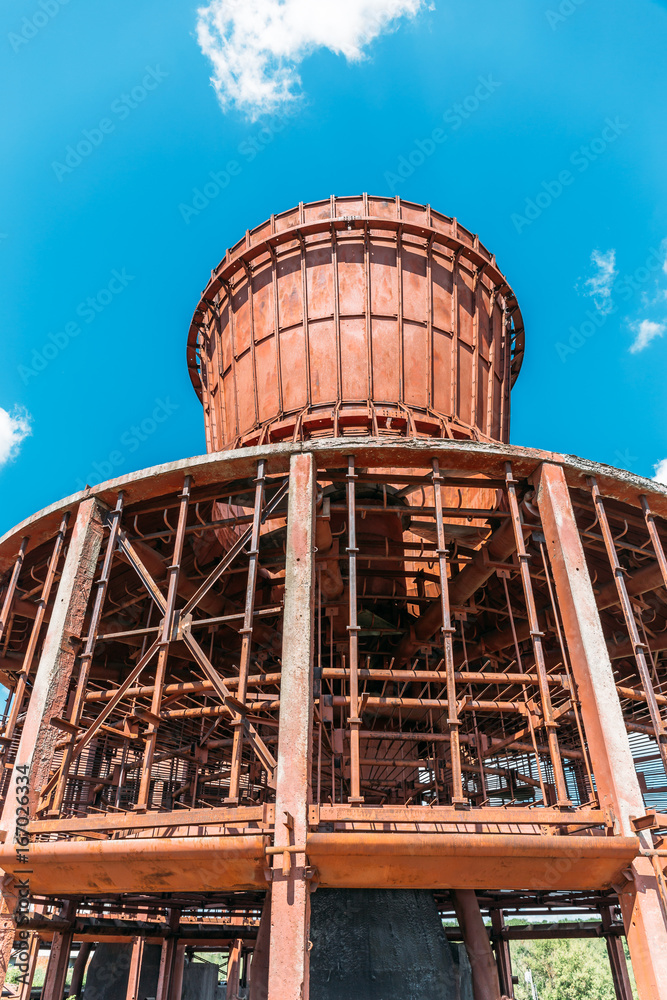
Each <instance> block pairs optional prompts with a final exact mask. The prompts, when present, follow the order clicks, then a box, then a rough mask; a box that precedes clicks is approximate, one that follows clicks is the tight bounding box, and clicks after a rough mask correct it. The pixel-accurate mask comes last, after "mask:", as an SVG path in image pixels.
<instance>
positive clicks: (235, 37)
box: [0, 0, 667, 531]
mask: <svg viewBox="0 0 667 1000" xmlns="http://www.w3.org/2000/svg"><path fill="white" fill-rule="evenodd" d="M249 12H250V14H251V15H252V16H251V17H249ZM387 12H389V13H396V14H401V13H402V14H403V16H402V17H399V18H398V19H396V20H394V21H392V22H391V24H389V25H387V24H385V20H386V16H387ZM334 15H335V16H334ZM198 23H199V25H200V31H199V37H198V32H197V25H198ZM216 24H217V33H216V30H212V32H211V31H210V32H209V37H208V39H207V38H206V37H205V32H204V28H205V27H206V26H207V25H208V27H209V29H215V25H216ZM267 26H268V27H267ZM219 32H222V37H221V36H220V34H219ZM666 44H667V3H665V2H656V0H625V2H621V0H579V2H578V3H577V2H576V0H562V2H561V0H503V2H502V3H499V2H498V0H466V2H465V3H460V2H459V3H454V2H453V0H435V2H434V3H431V4H428V3H421V4H420V3H419V0H337V2H335V3H334V2H333V0H288V3H287V9H285V8H284V7H283V4H282V0H243V2H241V0H212V3H211V4H210V7H208V8H207V12H206V14H205V15H200V16H199V17H198V14H197V5H196V4H193V3H190V2H188V0H160V2H159V3H158V0H132V2H129V0H116V2H114V3H111V2H107V0H98V2H96V3H94V4H92V3H84V2H83V0H68V2H67V3H62V0H8V2H6V3H5V4H3V6H2V12H1V13H0V47H2V49H3V53H2V59H0V74H1V76H2V85H3V93H4V95H5V100H4V101H3V103H2V107H1V108H0V116H1V119H2V135H3V137H4V149H3V154H4V155H3V157H2V161H1V162H0V191H1V192H2V201H1V204H0V255H1V259H2V268H1V271H0V317H1V318H0V323H1V327H0V330H1V334H0V335H1V346H2V366H1V367H0V497H1V498H2V499H1V502H0V531H4V530H6V529H8V528H10V527H11V526H12V525H13V524H14V523H16V522H18V521H19V520H20V519H22V518H23V517H25V516H27V515H29V514H30V513H32V512H33V511H35V510H37V509H39V508H41V507H42V506H44V505H46V504H48V503H51V502H53V501H55V500H57V499H58V498H59V497H61V496H65V495H68V494H70V493H72V492H74V491H75V490H76V489H77V488H79V487H80V485H81V484H82V483H85V482H87V483H91V484H94V483H97V482H99V481H101V480H102V479H105V478H109V477H110V476H111V475H120V474H123V473H125V472H129V471H132V470H134V469H140V468H144V467H147V466H151V465H154V464H156V463H159V462H164V461H168V460H171V459H176V458H180V457H184V456H188V455H197V454H200V453H202V452H203V451H204V447H205V446H204V435H203V420H202V417H201V412H200V406H199V402H198V400H197V398H196V397H195V395H194V392H193V391H192V389H191V386H190V382H189V379H188V376H187V371H186V366H185V341H186V334H187V328H188V325H189V321H190V318H191V315H192V312H193V309H194V306H195V305H196V303H197V301H198V297H199V293H200V291H201V289H202V288H203V287H204V285H205V284H206V280H207V276H208V274H209V272H210V270H211V269H212V268H213V267H214V266H215V265H216V264H217V263H218V261H219V260H220V258H221V257H222V256H223V254H224V251H225V248H226V247H227V246H229V245H231V244H233V243H234V242H236V240H237V239H238V238H239V237H240V236H241V235H242V234H243V232H244V231H245V229H246V228H247V227H251V226H253V225H254V224H256V223H258V222H260V221H261V220H263V219H264V218H266V217H267V216H268V215H270V214H271V212H279V211H281V210H283V209H285V208H288V207H290V206H292V205H294V204H296V203H298V202H299V201H309V200H313V199H317V198H322V197H326V196H328V195H330V194H332V193H335V194H352V193H358V192H361V191H369V192H371V193H376V194H388V195H395V194H400V195H401V197H403V198H405V199H412V200H415V201H423V202H427V201H428V202H430V203H431V204H432V205H433V206H434V207H436V208H438V209H439V210H441V211H443V212H446V213H448V214H450V215H455V216H457V217H458V218H459V219H460V220H461V222H462V223H463V224H464V225H465V226H466V227H467V228H469V229H472V230H474V231H476V232H478V233H479V234H480V237H481V239H482V240H483V242H484V243H485V244H486V245H487V246H488V247H490V248H491V249H492V250H493V251H494V252H495V253H496V254H497V257H498V261H499V264H500V266H501V267H502V268H503V270H504V271H505V273H506V275H507V276H508V279H509V281H510V282H511V284H512V285H513V287H514V289H515V291H516V293H517V295H518V298H519V301H520V303H521V306H522V309H523V315H524V319H525V323H526V332H527V350H526V360H525V364H524V368H523V372H522V375H521V378H520V380H519V382H518V384H517V387H516V389H515V391H514V395H513V421H512V441H513V443H516V444H522V445H528V446H534V447H541V448H546V449H553V450H555V451H560V452H566V453H574V454H578V455H583V456H586V457H588V458H592V459H595V460H597V461H601V462H607V463H609V464H612V465H616V466H619V467H625V468H629V469H631V470H632V471H634V472H637V473H639V474H641V475H646V476H653V475H654V472H655V466H656V465H657V464H658V463H660V462H661V461H662V460H664V459H667V433H666V430H665V429H666V427H667V419H666V418H667V412H666V409H667V407H666V404H665V398H666V397H665V392H664V383H665V372H666V370H667V336H663V333H664V332H665V325H666V324H667V294H666V292H667V272H666V271H665V268H664V261H665V256H666V250H667V243H665V240H666V239H667V181H666V179H665V178H666V172H665V161H666V159H667V118H666V116H665V92H666V86H665V84H666V78H667V61H666V60H665V58H664V53H665V48H666ZM202 49H205V50H206V53H207V54H205V52H204V51H202ZM359 56H361V57H362V58H358V57H359ZM214 70H215V72H216V74H217V80H218V87H217V91H216V89H215V88H214V87H213V86H212V85H211V82H210V80H211V75H212V73H213V72H214ZM481 81H483V83H482V82H481ZM476 91H477V93H478V95H479V94H484V99H483V100H479V99H478V98H476V97H475V93H476ZM290 95H291V99H290ZM457 105H458V108H457ZM437 128H443V129H444V131H445V134H446V141H444V142H442V143H441V144H433V143H430V142H429V139H430V136H431V134H432V132H433V130H434V129H437ZM81 144H82V145H81ZM431 146H434V147H435V148H434V149H433V151H432V152H431V151H430V150H431ZM68 147H71V149H70V151H69V153H68ZM77 147H78V148H79V152H77ZM420 150H425V151H426V154H427V155H421V156H420V155H419V151H420ZM80 153H81V155H80ZM420 159H421V160H423V162H421V163H420V162H419V161H420ZM77 161H79V162H77ZM411 161H412V164H413V165H414V166H412V167H410V166H409V165H410V162H411ZM230 164H232V166H231V170H230ZM406 164H408V166H406ZM401 165H402V167H403V169H402V173H403V174H404V175H406V176H400V173H401V171H399V167H401ZM211 172H213V173H217V174H218V176H219V184H218V187H219V188H220V190H219V191H218V192H217V193H216V194H215V195H214V196H213V197H211V198H210V200H209V203H208V204H207V205H205V206H204V207H201V206H202V201H201V200H199V201H197V202H194V205H199V206H200V207H199V208H198V209H197V212H196V213H195V212H193V211H191V209H192V208H193V200H194V198H195V189H199V190H202V189H203V187H204V185H206V184H207V183H208V182H209V181H210V179H211V178H210V173H211ZM226 174H228V175H229V176H228V177H226V176H225V175H226ZM223 185H224V187H223ZM208 190H209V192H210V191H212V190H213V189H212V188H211V187H209V188H208ZM28 430H29V431H30V433H29V434H26V432H27V431H28Z"/></svg>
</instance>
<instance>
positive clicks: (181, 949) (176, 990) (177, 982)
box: [170, 941, 185, 1000]
mask: <svg viewBox="0 0 667 1000" xmlns="http://www.w3.org/2000/svg"><path fill="white" fill-rule="evenodd" d="M184 972H185V945H184V944H183V943H182V942H181V941H179V942H178V943H177V945H176V954H175V955H174V971H173V973H172V977H171V996H170V1000H181V997H182V996H183V973H184Z"/></svg>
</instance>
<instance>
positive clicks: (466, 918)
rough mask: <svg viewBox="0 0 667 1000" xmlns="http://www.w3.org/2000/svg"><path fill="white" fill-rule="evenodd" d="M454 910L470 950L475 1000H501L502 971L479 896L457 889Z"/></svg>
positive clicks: (454, 894)
mask: <svg viewBox="0 0 667 1000" xmlns="http://www.w3.org/2000/svg"><path fill="white" fill-rule="evenodd" d="M452 895H453V898H454V909H455V910H456V917H457V919H458V922H459V927H460V928H461V933H462V935H463V943H464V944H465V946H466V951H467V953H468V958H469V960H470V968H471V969H472V988H473V993H474V995H475V1000H501V998H500V982H499V980H498V968H497V966H496V962H495V959H494V957H493V951H492V950H491V942H490V941H489V935H488V932H487V929H486V927H485V926H484V918H483V917H482V912H481V910H480V908H479V903H478V901H477V894H476V893H475V892H474V891H473V890H472V889H457V890H456V891H455V892H454V893H453V894H452Z"/></svg>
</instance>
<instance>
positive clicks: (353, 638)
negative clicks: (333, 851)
mask: <svg viewBox="0 0 667 1000" xmlns="http://www.w3.org/2000/svg"><path fill="white" fill-rule="evenodd" d="M346 478H347V541H348V546H347V553H348V568H349V578H348V589H349V595H350V624H349V625H348V626H347V630H348V633H349V636H350V717H349V724H350V791H351V793H352V794H351V795H350V798H349V801H350V802H351V803H352V804H353V805H359V804H361V803H362V802H363V801H364V800H363V798H362V796H361V770H360V754H359V728H360V726H361V719H360V718H359V622H358V621H357V553H358V551H359V549H358V548H357V507H356V502H355V491H354V484H355V481H356V478H357V475H356V473H355V471H354V457H353V456H352V455H350V457H349V458H348V460H347V477H346Z"/></svg>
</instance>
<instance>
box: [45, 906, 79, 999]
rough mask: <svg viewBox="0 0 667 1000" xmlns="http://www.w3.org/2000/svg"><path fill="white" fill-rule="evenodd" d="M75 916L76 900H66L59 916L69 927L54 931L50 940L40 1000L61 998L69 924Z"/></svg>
mask: <svg viewBox="0 0 667 1000" xmlns="http://www.w3.org/2000/svg"><path fill="white" fill-rule="evenodd" d="M75 916H76V902H75V901H74V900H68V901H67V903H65V905H64V907H63V909H62V912H61V914H60V918H61V919H64V920H68V921H69V922H70V929H69V930H64V931H55V932H54V934H53V940H52V941H51V955H50V957H49V964H48V966H47V967H46V975H45V977H44V988H43V990H42V1000H62V998H63V993H64V992H65V982H66V980H67V970H68V968H69V956H70V952H71V950H72V938H73V936H74V935H73V932H72V930H71V924H72V922H73V921H74V918H75Z"/></svg>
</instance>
